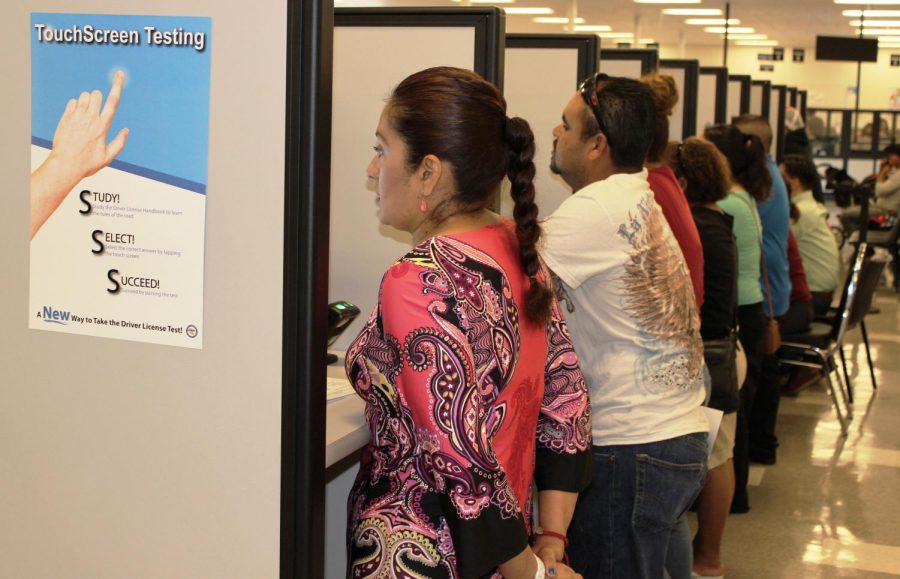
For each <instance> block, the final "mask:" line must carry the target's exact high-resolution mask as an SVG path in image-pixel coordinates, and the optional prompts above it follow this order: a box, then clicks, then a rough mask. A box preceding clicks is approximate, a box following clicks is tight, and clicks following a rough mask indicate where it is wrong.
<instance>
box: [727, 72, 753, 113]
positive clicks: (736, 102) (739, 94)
mask: <svg viewBox="0 0 900 579" xmlns="http://www.w3.org/2000/svg"><path fill="white" fill-rule="evenodd" d="M750 83H751V79H750V76H748V75H745V74H731V75H728V108H727V112H726V116H725V122H726V123H730V122H731V120H732V119H733V118H734V117H737V116H739V115H743V114H745V113H749V112H750Z"/></svg>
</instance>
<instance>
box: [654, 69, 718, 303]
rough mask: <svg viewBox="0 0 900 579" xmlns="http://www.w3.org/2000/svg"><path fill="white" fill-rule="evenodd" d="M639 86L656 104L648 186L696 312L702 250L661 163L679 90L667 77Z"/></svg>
mask: <svg viewBox="0 0 900 579" xmlns="http://www.w3.org/2000/svg"><path fill="white" fill-rule="evenodd" d="M641 82H643V83H644V84H646V85H647V86H648V87H650V90H651V91H653V97H654V100H655V102H656V130H655V132H654V134H653V142H652V143H651V144H650V151H649V152H648V153H647V160H646V161H645V162H644V167H645V168H646V169H647V182H648V183H649V184H650V189H651V190H653V198H654V199H656V202H657V203H658V204H659V206H660V208H661V209H662V212H663V215H664V216H665V217H666V221H667V222H668V224H669V228H670V229H671V230H672V234H673V235H674V236H675V239H676V240H677V241H678V246H679V247H681V253H682V255H684V261H685V262H686V263H687V266H688V270H689V271H690V274H691V283H692V284H693V286H694V297H695V298H696V300H697V308H698V309H699V308H700V307H701V306H702V305H703V248H702V247H701V245H700V235H699V234H698V233H697V226H696V225H695V224H694V219H693V218H692V217H691V208H690V207H689V206H688V202H687V199H685V197H684V191H682V189H681V186H680V185H679V184H678V181H677V180H676V179H675V175H674V173H673V172H672V169H671V167H669V166H668V165H667V164H666V163H664V162H663V155H664V154H665V152H666V145H667V144H668V142H669V117H670V116H671V115H672V108H673V107H674V106H675V105H676V103H678V88H677V87H676V86H675V79H673V78H672V77H671V76H669V75H666V74H658V73H652V74H648V75H644V76H643V77H641Z"/></svg>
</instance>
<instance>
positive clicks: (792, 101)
mask: <svg viewBox="0 0 900 579" xmlns="http://www.w3.org/2000/svg"><path fill="white" fill-rule="evenodd" d="M798 92H799V90H798V89H797V87H795V86H789V87H787V95H788V96H787V102H788V104H789V105H791V106H792V107H794V108H795V109H796V108H797V98H798V96H797V93H798Z"/></svg>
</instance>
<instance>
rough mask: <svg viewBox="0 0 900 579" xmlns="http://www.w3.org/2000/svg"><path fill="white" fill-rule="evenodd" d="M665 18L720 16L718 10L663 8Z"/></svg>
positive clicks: (720, 12)
mask: <svg viewBox="0 0 900 579" xmlns="http://www.w3.org/2000/svg"><path fill="white" fill-rule="evenodd" d="M662 13H663V14H665V15H666V16H721V15H722V11H721V10H719V9H718V8H663V11H662Z"/></svg>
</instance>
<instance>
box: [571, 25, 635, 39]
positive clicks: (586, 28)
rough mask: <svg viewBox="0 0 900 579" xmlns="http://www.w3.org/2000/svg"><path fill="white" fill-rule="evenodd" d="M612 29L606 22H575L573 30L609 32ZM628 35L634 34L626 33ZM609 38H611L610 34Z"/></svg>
mask: <svg viewBox="0 0 900 579" xmlns="http://www.w3.org/2000/svg"><path fill="white" fill-rule="evenodd" d="M611 30H612V27H610V26H607V25H606V24H576V25H575V31H576V32H609V31H611ZM628 36H629V37H631V36H634V34H631V33H628ZM609 38H613V37H612V36H610V37H609Z"/></svg>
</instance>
